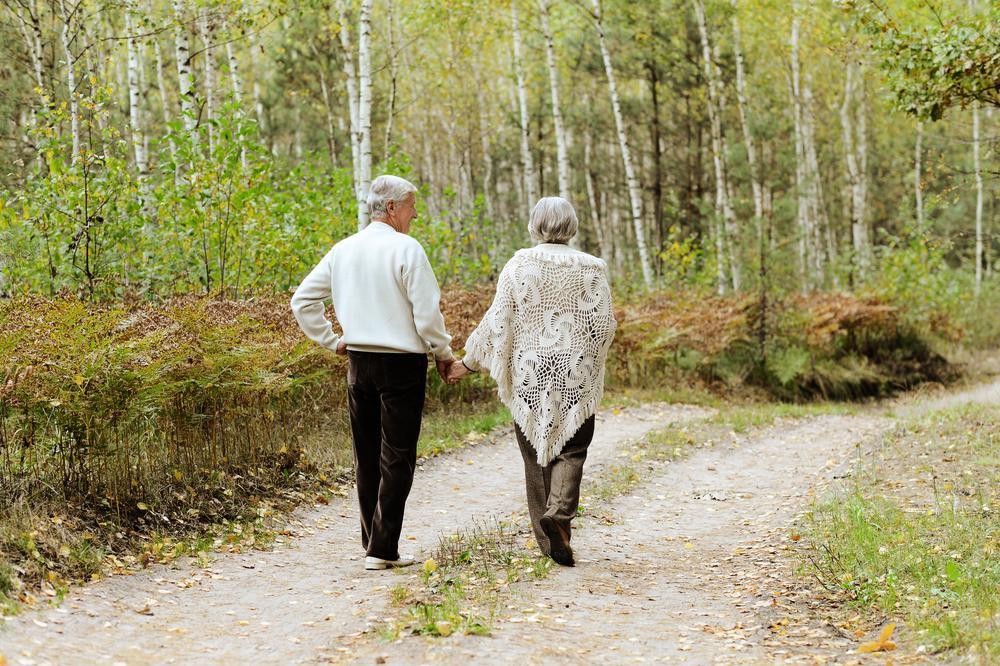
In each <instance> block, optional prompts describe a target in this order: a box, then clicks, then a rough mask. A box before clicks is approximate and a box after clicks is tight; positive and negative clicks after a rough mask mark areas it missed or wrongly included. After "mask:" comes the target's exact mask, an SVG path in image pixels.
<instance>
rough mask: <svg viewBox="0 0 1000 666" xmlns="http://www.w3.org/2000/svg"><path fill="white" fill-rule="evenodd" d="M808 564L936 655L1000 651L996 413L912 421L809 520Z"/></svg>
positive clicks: (951, 413) (829, 584) (855, 603)
mask: <svg viewBox="0 0 1000 666" xmlns="http://www.w3.org/2000/svg"><path fill="white" fill-rule="evenodd" d="M805 524H806V526H807V531H806V535H807V536H806V537H805V538H807V539H809V540H810V541H811V543H810V544H809V545H810V548H809V549H808V550H807V551H806V552H808V558H807V561H806V563H805V565H804V566H805V569H806V571H807V573H808V574H809V575H815V576H816V577H818V578H819V580H820V581H821V582H822V583H823V586H824V588H825V589H826V590H827V593H828V594H829V595H830V597H831V599H832V600H834V601H836V602H838V603H841V604H844V607H845V608H848V609H860V610H862V611H863V612H864V614H865V616H866V617H870V618H875V623H876V624H881V623H886V622H888V623H894V622H897V621H898V622H901V623H903V624H904V625H905V627H906V629H907V630H908V631H909V632H910V634H909V635H910V636H911V637H912V638H910V640H909V642H910V643H911V644H912V645H913V646H915V647H916V649H917V651H919V652H924V653H928V654H939V655H940V657H941V658H944V657H945V654H944V653H950V654H952V655H954V654H960V655H966V656H968V657H969V658H970V659H972V660H973V661H974V662H978V663H993V662H994V661H995V660H997V659H998V658H1000V594H998V592H1000V411H998V410H997V408H996V407H995V406H989V407H984V406H965V407H961V408H952V409H947V410H942V411H938V412H934V413H931V414H927V415H924V416H920V417H916V418H911V419H909V420H907V421H906V422H904V423H903V424H902V425H900V426H899V427H898V428H896V430H895V431H894V432H892V433H890V434H889V435H887V436H886V437H885V439H884V440H883V441H882V443H881V445H880V446H879V447H878V448H877V449H876V450H875V451H873V452H872V453H871V455H870V456H869V457H868V458H866V459H865V460H864V462H862V463H861V464H860V465H859V466H858V468H857V469H856V470H855V472H854V477H853V485H852V487H851V488H849V489H848V490H847V492H846V493H845V494H844V495H843V496H839V497H836V498H833V499H830V500H829V501H827V502H825V503H822V504H820V505H818V506H816V507H815V508H814V509H813V510H812V512H811V513H810V514H809V515H808V516H807V517H806V519H805Z"/></svg>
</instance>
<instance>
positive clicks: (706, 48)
mask: <svg viewBox="0 0 1000 666" xmlns="http://www.w3.org/2000/svg"><path fill="white" fill-rule="evenodd" d="M692 4H693V5H694V12H695V17H696V19H697V21H698V33H699V34H700V36H701V52H702V65H703V71H704V75H705V83H706V85H707V87H708V119H709V128H710V134H711V138H712V164H713V166H714V168H715V216H716V219H717V222H716V224H715V225H714V226H715V229H716V231H715V251H716V289H717V290H718V292H719V294H723V293H725V291H726V270H725V267H724V265H723V262H725V261H726V260H727V258H728V261H729V274H730V279H731V280H732V283H731V284H732V287H733V289H734V290H737V291H738V290H739V288H740V262H739V258H738V253H737V250H736V249H734V248H733V246H734V245H736V242H735V238H727V236H728V235H729V234H728V232H729V231H730V230H734V229H735V226H736V224H735V219H736V213H735V211H734V210H733V207H732V203H731V201H730V198H729V188H728V183H727V175H726V156H725V149H724V137H723V133H722V108H721V83H720V81H719V77H718V72H717V71H716V68H715V62H714V60H713V58H712V46H711V43H710V41H709V36H708V21H707V17H706V15H705V4H704V2H703V0H692Z"/></svg>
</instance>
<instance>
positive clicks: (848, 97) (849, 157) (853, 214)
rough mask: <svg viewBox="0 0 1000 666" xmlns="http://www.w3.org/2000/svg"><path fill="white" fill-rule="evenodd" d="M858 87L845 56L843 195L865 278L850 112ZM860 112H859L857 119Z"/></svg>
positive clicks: (859, 183) (856, 142) (862, 222)
mask: <svg viewBox="0 0 1000 666" xmlns="http://www.w3.org/2000/svg"><path fill="white" fill-rule="evenodd" d="M857 88H858V83H857V80H856V79H855V64H854V61H853V59H849V60H848V62H847V65H846V69H845V76H844V101H843V103H842V104H841V105H840V130H841V140H842V141H843V144H844V167H845V171H846V173H845V176H846V179H845V180H846V183H847V192H845V196H844V199H845V201H847V202H848V206H847V210H848V219H849V220H850V222H851V242H852V247H853V250H854V267H855V270H856V271H857V274H858V277H859V278H861V279H864V278H865V275H866V273H867V271H868V248H867V243H866V240H867V234H866V233H865V229H864V225H865V209H864V208H865V207H864V200H865V192H864V185H863V183H862V174H861V164H860V161H859V154H860V151H861V147H860V143H861V140H862V137H861V136H858V137H857V138H856V134H857V133H858V130H857V129H856V128H855V124H854V116H853V114H852V113H851V108H852V106H853V105H854V104H853V103H854V101H855V95H856V90H857ZM861 116H863V112H862V113H859V119H860V117H861Z"/></svg>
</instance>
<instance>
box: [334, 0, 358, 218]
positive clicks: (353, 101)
mask: <svg viewBox="0 0 1000 666" xmlns="http://www.w3.org/2000/svg"><path fill="white" fill-rule="evenodd" d="M337 8H338V11H339V13H340V34H339V37H340V48H341V54H342V56H343V70H344V87H345V88H346V90H347V109H348V116H349V117H350V121H351V128H350V129H351V132H350V134H351V167H352V169H353V174H354V177H353V183H354V196H355V198H358V196H359V195H358V192H359V191H360V183H361V120H360V117H359V116H358V78H357V72H356V71H355V68H354V46H353V44H352V42H351V32H350V15H349V14H348V6H347V2H346V0H339V1H338V3H337ZM358 224H359V225H360V224H361V212H360V207H359V211H358Z"/></svg>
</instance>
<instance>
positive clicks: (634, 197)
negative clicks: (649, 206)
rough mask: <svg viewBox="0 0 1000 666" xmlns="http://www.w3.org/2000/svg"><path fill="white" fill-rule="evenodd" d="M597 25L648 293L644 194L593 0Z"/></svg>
mask: <svg viewBox="0 0 1000 666" xmlns="http://www.w3.org/2000/svg"><path fill="white" fill-rule="evenodd" d="M593 5H594V25H595V27H596V28H597V35H598V38H599V40H600V46H601V57H602V58H603V60H604V72H605V74H606V75H607V78H608V93H609V94H610V96H611V109H612V111H613V112H614V116H615V127H616V128H617V131H618V146H619V148H620V150H621V155H622V163H623V164H624V167H625V182H626V184H627V186H628V195H629V204H630V207H631V210H632V226H633V227H634V229H635V244H636V247H637V248H638V250H639V264H640V266H641V268H642V278H643V282H644V283H645V285H646V288H647V289H651V288H652V287H653V268H652V264H651V263H650V260H649V252H648V251H647V249H646V234H645V230H644V229H643V224H642V191H641V189H640V188H639V179H638V178H637V177H636V175H635V167H634V166H633V164H632V155H631V153H630V152H629V149H628V139H627V137H626V135H625V120H624V118H623V117H622V109H621V102H620V101H619V99H618V86H617V84H616V82H615V70H614V67H613V65H612V64H611V53H610V52H609V51H608V45H607V42H606V40H605V38H604V23H603V20H602V18H601V0H593Z"/></svg>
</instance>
